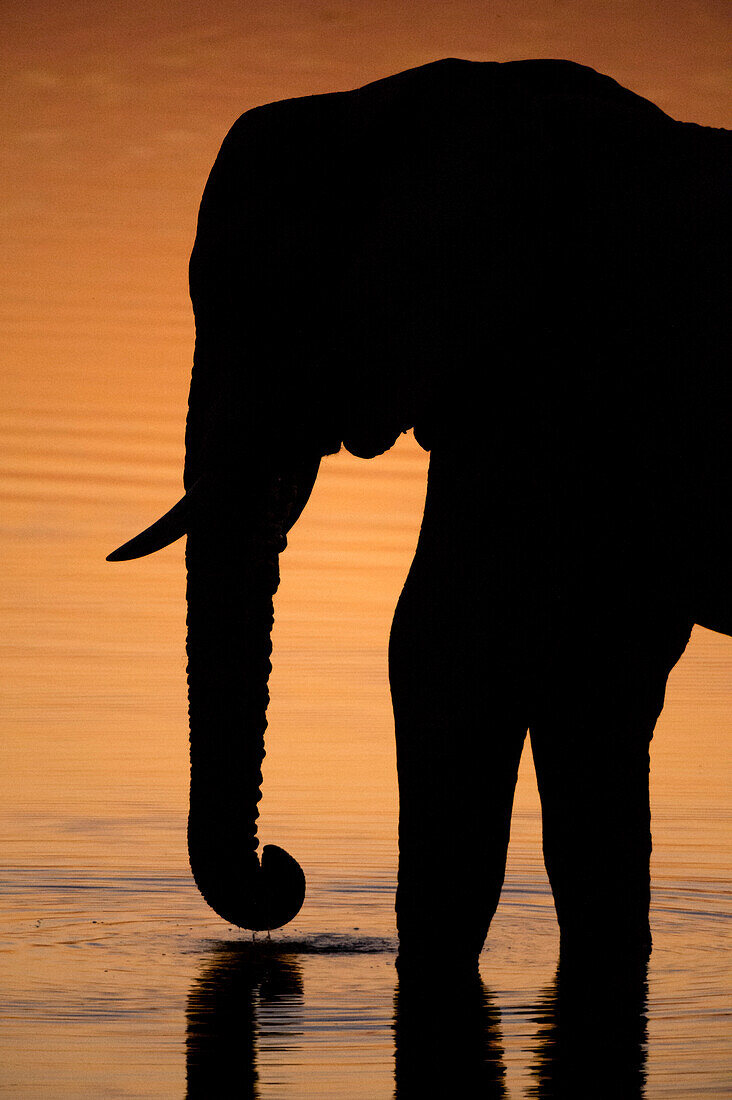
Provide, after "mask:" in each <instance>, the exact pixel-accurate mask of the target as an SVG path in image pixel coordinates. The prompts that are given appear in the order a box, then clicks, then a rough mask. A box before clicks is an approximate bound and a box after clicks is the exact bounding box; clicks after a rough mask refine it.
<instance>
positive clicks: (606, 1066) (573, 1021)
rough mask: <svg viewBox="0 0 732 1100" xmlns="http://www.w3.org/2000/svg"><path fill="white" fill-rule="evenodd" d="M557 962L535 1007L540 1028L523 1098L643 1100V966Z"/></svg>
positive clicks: (640, 963)
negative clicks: (531, 1082) (531, 1078)
mask: <svg viewBox="0 0 732 1100" xmlns="http://www.w3.org/2000/svg"><path fill="white" fill-rule="evenodd" d="M599 954H600V957H599V958H598V959H597V960H596V961H589V960H588V959H587V958H584V959H582V960H573V961H572V962H565V961H563V960H561V959H560V963H559V967H558V968H557V974H556V977H555V979H554V982H553V983H552V985H551V986H550V988H549V989H547V990H546V991H545V993H544V995H543V996H542V997H541V998H540V1000H539V1002H538V1004H537V1006H536V1016H535V1018H536V1020H537V1022H538V1024H539V1033H538V1036H537V1038H538V1044H537V1047H536V1058H535V1062H534V1065H533V1067H532V1069H533V1075H534V1078H535V1083H534V1085H533V1087H531V1088H530V1089H529V1092H528V1095H529V1096H534V1097H537V1100H554V1098H555V1097H556V1098H563V1100H575V1098H576V1100H580V1098H582V1100H584V1097H586V1096H593V1097H594V1096H596V1097H598V1098H607V1100H617V1098H618V1097H622V1098H623V1100H642V1097H643V1096H645V1083H646V1046H647V1041H648V1035H647V1030H648V1029H647V1016H646V1000H647V996H648V982H647V970H648V961H647V960H646V959H644V960H639V961H636V962H629V963H628V964H626V965H620V966H618V965H616V962H617V960H613V962H612V964H611V965H610V966H606V965H604V963H603V959H602V957H601V953H599Z"/></svg>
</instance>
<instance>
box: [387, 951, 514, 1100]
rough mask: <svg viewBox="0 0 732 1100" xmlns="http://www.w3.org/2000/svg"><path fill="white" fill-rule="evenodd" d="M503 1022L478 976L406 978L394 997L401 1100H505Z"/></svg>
mask: <svg viewBox="0 0 732 1100" xmlns="http://www.w3.org/2000/svg"><path fill="white" fill-rule="evenodd" d="M500 1019H501V1017H500V1013H499V1011H498V1009H497V1008H496V1007H495V1005H494V1004H493V999H492V997H491V995H490V993H489V992H488V991H487V990H486V988H485V986H484V984H483V982H482V981H481V979H480V977H479V976H478V973H477V971H476V972H474V973H472V974H468V975H463V974H457V975H455V976H453V975H450V974H448V973H444V972H443V973H442V974H435V973H434V972H433V970H432V969H431V968H428V969H427V970H426V971H425V972H424V973H419V974H418V973H401V974H400V975H399V984H398V986H397V991H396V995H395V998H394V1081H395V1085H396V1087H395V1090H394V1097H395V1100H423V1098H424V1097H426V1096H461V1097H463V1096H464V1097H470V1096H480V1097H481V1098H482V1100H505V1097H506V1086H505V1077H506V1067H505V1065H504V1062H503V1046H502V1042H501V1027H500Z"/></svg>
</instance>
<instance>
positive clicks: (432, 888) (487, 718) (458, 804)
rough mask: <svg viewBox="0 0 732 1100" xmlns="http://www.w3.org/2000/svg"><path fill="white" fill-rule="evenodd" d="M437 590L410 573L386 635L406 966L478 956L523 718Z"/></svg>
mask: <svg viewBox="0 0 732 1100" xmlns="http://www.w3.org/2000/svg"><path fill="white" fill-rule="evenodd" d="M434 595H435V594H434V593H431V592H430V589H429V586H427V587H426V588H423V587H422V586H420V585H419V584H418V583H417V582H415V580H414V578H410V582H408V585H407V588H405V592H404V594H403V595H402V598H401V600H400V602H399V606H398V608H397V613H396V617H395V620H394V626H393V628H392V636H391V644H390V679H391V689H392V699H393V704H394V717H395V727H396V744H397V771H398V777H399V799H400V808H399V877H398V887H397V900H396V911H397V928H398V931H399V951H400V955H399V967H400V970H404V968H405V967H408V966H411V965H412V964H414V965H416V966H420V967H421V966H423V965H428V966H429V968H431V969H441V968H444V969H450V968H454V967H460V968H465V967H473V968H474V967H475V966H476V965H477V960H478V955H479V954H480V951H481V948H482V946H483V942H484V940H485V936H486V933H487V931H488V926H489V924H490V922H491V919H492V917H493V914H494V912H495V910H496V906H497V905H498V899H499V896H500V892H501V886H502V884H503V878H504V873H505V865H506V851H507V847H508V839H509V829H510V818H511V809H512V805H513V794H514V788H515V784H516V776H517V771H518V764H519V759H520V757H521V749H522V745H523V741H524V736H525V732H526V725H527V723H525V722H522V721H521V718H520V716H519V715H518V714H517V713H516V706H515V701H516V696H515V694H514V693H513V692H511V691H510V690H509V691H506V690H505V678H502V677H500V676H495V675H491V674H490V670H489V669H488V668H487V667H486V665H485V664H484V663H483V662H484V660H485V658H486V654H485V645H484V643H482V642H481V639H480V638H479V637H478V636H477V635H476V636H473V632H472V631H471V630H467V632H466V629H465V621H464V619H463V620H462V621H461V623H458V622H457V621H455V615H454V613H453V614H447V613H445V614H441V613H440V611H439V603H438V601H436V599H435V598H434ZM488 681H490V682H488ZM502 681H503V682H502ZM440 960H442V963H441V962H440Z"/></svg>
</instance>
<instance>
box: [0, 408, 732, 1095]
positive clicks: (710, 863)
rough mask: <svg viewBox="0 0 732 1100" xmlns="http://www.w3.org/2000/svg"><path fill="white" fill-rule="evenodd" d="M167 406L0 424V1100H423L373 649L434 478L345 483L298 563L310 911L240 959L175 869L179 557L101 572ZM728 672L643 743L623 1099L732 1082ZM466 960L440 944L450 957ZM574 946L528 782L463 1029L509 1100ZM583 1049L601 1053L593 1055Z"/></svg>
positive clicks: (293, 644) (135, 506) (682, 671)
mask: <svg viewBox="0 0 732 1100" xmlns="http://www.w3.org/2000/svg"><path fill="white" fill-rule="evenodd" d="M179 406H180V396H179V394H176V395H175V400H171V403H170V407H169V408H168V409H165V408H159V407H157V406H153V405H145V404H143V405H142V406H138V407H136V408H127V409H125V408H124V407H122V409H121V411H119V412H118V413H115V415H114V416H111V415H108V414H106V415H105V410H104V408H102V407H99V406H94V405H93V403H91V402H90V403H89V404H88V405H85V406H84V405H83V406H82V407H81V408H76V409H74V408H72V409H59V408H57V407H55V405H54V403H53V401H50V400H46V401H43V400H40V401H39V400H38V399H36V400H35V402H34V400H33V399H32V398H31V397H30V396H29V397H28V401H27V404H26V406H25V408H24V409H20V408H15V409H14V410H12V411H11V412H10V413H8V414H6V416H5V419H4V423H3V439H4V443H5V446H6V448H7V449H8V454H7V461H6V463H5V464H4V475H3V490H4V497H5V501H6V503H5V509H4V518H3V528H2V542H3V558H4V560H5V561H6V562H7V564H8V568H9V571H10V576H11V583H10V584H9V586H8V587H7V588H6V591H5V597H4V602H5V610H4V615H3V623H4V626H3V630H4V638H3V641H4V662H3V663H4V670H5V671H4V691H3V696H4V702H3V729H4V743H3V750H2V752H3V757H4V759H3V764H4V767H3V769H2V779H1V780H0V784H1V786H0V805H1V806H2V815H1V819H0V820H1V829H2V832H1V834H0V835H1V836H2V848H3V853H4V858H3V871H2V880H1V881H2V899H3V900H2V916H1V923H0V950H1V951H2V956H3V967H2V977H1V978H0V983H1V985H2V1005H3V1008H2V1018H3V1028H2V1037H1V1038H0V1046H1V1048H2V1053H1V1055H0V1064H2V1071H1V1076H0V1082H1V1084H0V1087H1V1088H2V1089H3V1090H4V1091H5V1092H6V1093H8V1094H10V1095H13V1096H16V1095H17V1096H22V1097H35V1096H39V1095H49V1096H50V1095H53V1096H59V1097H66V1096H69V1097H76V1096H110V1097H137V1096H139V1097H149V1096H184V1095H189V1096H196V1095H215V1094H216V1081H217V1080H220V1082H223V1077H219V1078H217V1076H216V1075H217V1074H221V1073H223V1070H222V1068H221V1067H222V1066H231V1065H233V1066H234V1067H235V1069H236V1072H237V1075H238V1079H239V1081H240V1085H241V1091H242V1094H243V1095H252V1096H261V1097H263V1098H264V1097H278V1098H279V1097H300V1096H305V1095H317V1096H333V1097H358V1096H363V1097H369V1098H377V1097H382V1096H383V1097H390V1096H392V1095H393V1094H394V1088H395V1076H394V1075H395V1044H398V1046H399V1051H400V1053H399V1062H398V1064H399V1067H400V1069H399V1074H400V1076H399V1089H400V1091H399V1095H400V1096H406V1095H410V1087H411V1085H410V1082H411V1081H412V1080H413V1076H414V1072H415V1071H419V1070H420V1066H421V1065H422V1063H421V1061H420V1059H421V1057H422V1055H421V1054H419V1051H420V1050H421V1051H422V1052H423V1054H425V1056H426V1052H427V1051H428V1050H429V1049H430V1038H429V1035H426V1036H423V1042H422V1045H421V1046H420V1045H419V1044H418V1045H417V1047H416V1050H417V1052H418V1054H417V1056H415V1046H414V1042H413V1039H414V1036H413V1035H412V1032H413V1030H414V1028H415V1027H417V1028H418V1030H419V1027H421V1025H420V1024H419V1020H417V1023H416V1024H415V1022H414V1015H413V1013H412V1016H411V1017H410V1011H411V1010H410V1009H409V1001H408V1000H405V995H402V1002H403V1004H404V1008H403V1009H402V1010H400V1011H401V1013H402V1015H401V1016H400V1018H399V1019H396V1020H395V1011H396V1009H395V989H396V973H395V970H394V955H395V947H396V941H395V935H394V915H393V894H394V885H395V873H396V783H395V769H394V753H393V735H392V729H391V715H390V706H389V696H388V688H387V680H386V640H387V636H388V629H389V621H390V616H391V612H392V609H393V606H394V603H395V601H396V596H397V594H398V591H399V588H400V585H401V582H402V580H403V577H404V574H405V572H406V568H407V565H408V562H409V560H410V556H411V553H412V550H413V546H414V542H415V539H416V533H417V529H418V524H419V518H420V514H421V507H422V502H423V496H424V478H425V470H426V456H424V454H423V453H422V452H420V451H419V449H418V448H417V447H416V445H415V444H414V442H413V440H410V439H404V440H402V441H401V442H400V444H399V445H398V446H397V448H395V450H394V452H392V453H391V454H389V455H387V456H385V457H384V458H382V459H379V460H376V461H374V462H371V463H364V462H360V461H359V460H357V459H353V458H351V457H350V456H348V455H345V454H344V455H339V456H336V457H334V458H332V459H329V460H328V461H327V462H326V463H325V468H324V470H323V473H322V474H321V477H320V479H319V482H318V485H317V487H316V492H315V495H314V498H313V500H312V502H311V504H310V505H309V507H308V510H307V512H306V514H305V516H304V517H303V519H302V521H301V522H300V524H299V525H298V527H297V528H296V529H295V531H294V532H293V536H292V539H291V543H290V547H289V548H288V551H287V553H286V556H285V558H284V559H283V570H282V571H283V582H282V587H281V590H280V593H279V595H278V604H277V626H276V632H275V653H274V673H273V676H272V682H271V688H272V699H273V702H272V706H271V714H270V720H271V724H270V734H269V738H268V755H267V759H266V764H265V781H264V792H265V797H264V801H263V803H262V819H261V834H262V836H263V838H264V839H265V840H266V841H267V840H269V841H273V842H275V843H280V844H283V845H284V846H285V847H286V848H288V849H289V850H290V851H292V852H293V854H295V855H296V856H297V858H298V859H299V860H300V861H301V862H302V864H303V865H304V867H305V869H306V872H307V875H308V896H307V900H306V904H305V907H304V908H303V910H302V912H301V914H300V915H299V917H298V918H297V919H296V920H295V921H294V922H293V924H292V925H290V926H288V927H287V928H286V929H284V930H282V931H281V932H278V933H276V934H275V935H274V936H273V939H272V942H271V943H269V944H268V943H262V942H261V940H262V937H261V936H260V938H259V940H260V942H259V943H255V944H253V943H252V942H251V937H250V936H249V935H248V934H245V933H242V932H240V931H238V930H236V929H233V928H230V927H229V926H228V925H227V924H226V923H225V922H223V921H221V920H219V918H217V917H216V916H215V915H214V914H213V913H212V912H211V911H210V910H208V909H207V907H206V905H205V904H204V903H203V901H202V900H201V898H200V897H199V895H198V894H197V892H196V890H195V887H194V886H193V884H192V882H191V880H190V876H189V874H188V869H187V862H186V852H185V814H186V795H187V790H186V787H187V756H186V752H187V730H186V709H185V708H186V701H185V678H184V663H185V662H184V648H183V647H184V600H183V595H184V578H183V565H182V547H181V545H177V546H175V547H172V548H170V549H169V550H167V551H165V552H163V553H162V554H160V555H158V556H157V557H156V558H149V559H146V560H144V561H142V562H138V563H130V564H126V565H117V566H112V565H108V564H106V563H105V562H104V560H103V558H104V554H105V552H107V551H108V550H109V549H110V548H112V547H113V546H114V545H116V544H117V543H119V542H120V541H121V540H122V539H124V538H125V537H127V536H128V535H129V534H130V533H131V532H132V531H134V530H135V529H136V528H137V527H139V526H142V525H143V524H144V523H145V522H147V521H149V520H150V519H152V518H153V517H154V515H155V514H156V512H157V511H158V510H161V509H162V508H163V507H164V506H165V505H166V504H167V503H168V502H169V501H170V500H172V499H174V496H175V492H176V489H177V482H178V476H179V473H178V471H179V465H178V464H179V460H180V434H181V423H182V420H181V418H180V407H179ZM730 672H732V643H730V641H729V639H726V638H723V637H721V636H719V635H714V634H712V633H710V632H707V631H703V630H699V629H695V632H694V636H693V639H692V643H691V645H690V647H689V650H688V651H687V653H686V654H685V656H684V658H683V660H682V662H681V663H680V664H679V666H678V667H677V669H676V670H675V671H674V673H673V675H672V678H671V681H670V685H669V691H668V696H667V706H666V709H665V711H664V714H663V716H662V719H661V721H660V723H659V727H658V730H657V734H656V738H655V740H654V750H653V753H654V759H653V782H654V789H653V798H654V839H655V854H654V865H653V873H654V896H653V913H652V923H653V930H654V939H655V950H654V953H653V956H652V960H651V964H650V970H649V976H648V999H647V1026H646V1025H645V1024H644V1023H643V1020H644V1016H643V1015H642V1014H641V1011H640V1009H641V1008H643V1005H642V1003H641V1004H640V1007H639V1010H638V1011H637V1012H636V1013H635V1021H636V1031H638V1028H640V1031H639V1032H638V1035H639V1036H640V1038H638V1035H636V1038H635V1039H633V1042H632V1043H631V1044H630V1050H631V1054H632V1052H635V1054H634V1055H633V1056H632V1057H630V1056H629V1057H630V1062H629V1064H630V1065H631V1069H630V1070H629V1073H630V1078H629V1080H630V1081H631V1085H629V1086H628V1089H629V1090H630V1091H629V1092H628V1095H645V1096H647V1097H659V1098H660V1097H664V1098H665V1097H669V1096H679V1097H681V1096H685V1097H692V1096H694V1097H696V1096H700V1095H704V1094H708V1095H714V1096H719V1095H722V1094H724V1090H725V1088H726V1087H727V1084H728V1077H727V1076H726V1074H727V1069H728V1064H726V1060H725V1054H726V1053H727V1054H728V1052H727V1051H726V1049H725V1024H726V1015H725V1014H726V1011H727V1008H728V996H729V968H728V964H727V962H726V956H725V946H726V944H725V919H726V918H727V917H728V915H729V866H728V847H727V842H728V835H729V834H728V830H727V824H728V818H729V803H728V800H727V784H726V775H725V772H724V767H723V757H722V747H721V744H720V742H721V736H722V733H723V731H724V728H725V726H726V725H728V721H729V685H730ZM459 935H460V929H459V927H456V928H445V929H444V932H443V935H442V937H441V939H440V942H438V943H435V955H436V957H437V956H439V957H440V958H443V957H444V956H445V955H448V956H449V953H450V951H451V945H452V943H453V941H454V940H456V939H457V938H458V937H459ZM557 946H558V939H557V931H556V925H555V920H554V913H553V908H552V903H551V897H550V894H549V890H548V885H547V882H546V877H545V874H544V871H543V867H542V864H541V856H540V837H539V818H538V800H537V796H536V793H535V789H534V782H533V774H532V767H531V761H530V757H529V758H528V759H526V758H525V759H524V761H523V762H522V769H521V778H520V783H519V790H518V793H517V800H516V811H515V816H514V823H513V834H512V842H511V851H510V859H509V871H508V876H507V881H506V886H505V889H504V892H503V897H502V901H501V906H500V909H499V913H498V916H497V917H496V919H495V922H494V926H493V928H492V930H491V933H490V938H489V942H488V947H487V949H486V951H485V952H484V954H483V957H482V962H481V971H482V975H483V979H484V983H485V987H486V994H485V996H486V997H487V1004H485V1003H483V1004H482V1007H480V1008H475V1011H474V1012H473V1013H472V1015H471V1016H470V1027H473V1029H474V1030H475V1028H478V1029H482V1030H481V1035H482V1039H481V1042H482V1043H483V1046H482V1047H481V1048H480V1049H481V1050H483V1054H482V1055H481V1058H483V1059H484V1063H483V1064H484V1068H485V1066H486V1065H487V1066H489V1067H492V1069H491V1075H490V1081H489V1085H490V1088H491V1089H493V1090H494V1094H495V1095H496V1096H499V1095H500V1096H510V1097H525V1096H526V1097H528V1096H532V1095H551V1094H552V1093H551V1092H550V1091H547V1089H549V1088H550V1087H551V1081H552V1073H554V1071H555V1070H556V1067H557V1065H558V1064H559V1062H558V1061H557V1058H558V1055H557V1049H564V1048H558V1047H557V1043H556V1035H554V1032H553V1031H552V1021H555V1014H556V1013H555V1000H556V997H555V993H554V992H553V982H554V976H555V967H556V956H557ZM596 961H597V964H598V965H600V964H601V952H598V960H596ZM603 981H604V979H602V977H598V982H597V985H595V984H594V983H590V985H589V986H588V988H587V990H585V992H584V994H583V996H584V997H585V998H586V1002H587V1005H586V1008H587V1013H588V1014H595V1015H597V1014H598V1013H601V1012H602V1007H603V1004H604V1003H605V1002H606V997H605V990H604V986H603ZM434 1007H435V1012H436V1013H437V1015H436V1016H435V1013H432V1015H431V1017H430V1018H431V1020H432V1025H430V1026H435V1025H434V1021H435V1019H437V1020H439V1019H440V1015H439V1004H436V1005H435V1006H434ZM443 1010H444V1006H443ZM425 1026H427V1025H425ZM395 1027H396V1030H395ZM470 1027H467V1031H466V1029H462V1030H461V1031H460V1034H461V1035H464V1034H466V1033H467V1034H472V1032H471V1030H470ZM410 1028H411V1030H410ZM419 1034H420V1035H421V1034H422V1033H421V1031H420V1032H419ZM450 1034H451V1033H450V1030H449V1027H448V1030H447V1032H445V1030H444V1028H442V1029H441V1030H440V1032H439V1036H441V1037H442V1038H441V1040H439V1036H438V1038H437V1039H435V1038H434V1036H433V1039H432V1042H433V1043H436V1044H437V1045H436V1046H435V1047H434V1049H435V1050H437V1051H438V1052H439V1058H438V1061H439V1059H442V1062H441V1064H440V1065H432V1063H430V1065H431V1072H432V1073H434V1074H437V1075H438V1077H436V1078H435V1079H438V1078H439V1073H440V1072H444V1071H445V1070H446V1069H447V1070H449V1071H450V1072H451V1073H453V1072H454V1073H456V1074H457V1073H459V1072H460V1066H461V1065H462V1066H463V1068H464V1066H465V1065H470V1064H472V1063H471V1062H470V1058H471V1057H473V1056H475V1057H477V1054H476V1051H477V1050H478V1047H476V1048H475V1051H473V1052H472V1054H471V1053H468V1054H466V1053H465V1051H463V1050H461V1051H457V1050H456V1049H454V1047H453V1045H451V1044H452V1040H451V1039H450ZM476 1034H477V1033H476ZM553 1035H554V1038H552V1036H553ZM232 1036H233V1038H232ZM410 1036H411V1037H412V1038H411V1039H410ZM453 1038H454V1036H453ZM596 1038H597V1035H596V1034H595V1035H594V1038H592V1039H588V1038H587V1037H585V1038H583V1040H582V1045H581V1049H582V1050H583V1051H584V1052H585V1055H587V1056H588V1057H589V1055H590V1054H593V1051H594V1046H593V1044H594V1041H595V1039H596ZM438 1040H439V1041H438ZM461 1041H462V1040H461ZM425 1044H426V1045H425ZM486 1044H487V1047H486ZM565 1047H566V1042H565ZM486 1049H487V1050H488V1054H486V1053H485V1050H486ZM570 1049H571V1044H570ZM638 1050H641V1051H642V1056H640V1055H638ZM595 1053H597V1052H595ZM616 1053H617V1052H616ZM431 1057H432V1058H433V1060H434V1053H433V1054H432V1055H431ZM593 1057H594V1054H593ZM597 1057H598V1058H599V1057H600V1055H599V1054H598V1055H597ZM614 1057H615V1056H614ZM619 1057H620V1058H621V1062H622V1064H623V1065H624V1064H625V1062H623V1061H622V1059H623V1057H625V1056H624V1055H623V1054H622V1051H621V1054H620V1056H619ZM634 1057H635V1062H634V1061H633V1058H634ZM415 1058H416V1061H415ZM476 1064H477V1063H476ZM589 1064H590V1063H589V1062H588V1065H589ZM547 1066H548V1067H549V1068H548V1069H547ZM542 1067H543V1068H542ZM552 1067H553V1068H552ZM633 1067H634V1068H633ZM422 1068H424V1067H423V1066H422ZM580 1068H582V1064H581V1063H580ZM584 1068H585V1069H586V1068H587V1067H584ZM583 1072H584V1070H583ZM410 1074H411V1076H410ZM601 1079H602V1075H601V1074H600V1075H599V1076H598V1080H601ZM644 1079H645V1082H646V1083H645V1085H644V1086H642V1085H641V1083H642V1081H643V1080H644ZM547 1081H548V1082H549V1084H547ZM542 1082H543V1084H542ZM484 1084H485V1082H484ZM591 1086H592V1082H591V1081H588V1082H587V1089H588V1094H590V1093H592V1087H591ZM221 1087H222V1088H223V1085H222V1086H221ZM485 1087H486V1088H488V1085H486V1086H485ZM641 1087H643V1088H644V1089H645V1092H642V1091H640V1090H641ZM207 1089H208V1092H207ZM542 1089H544V1091H543V1092H542V1091H541V1090H542ZM496 1090H497V1091H496ZM632 1090H635V1091H632ZM486 1094H487V1095H492V1094H493V1093H490V1092H488V1093H486Z"/></svg>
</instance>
